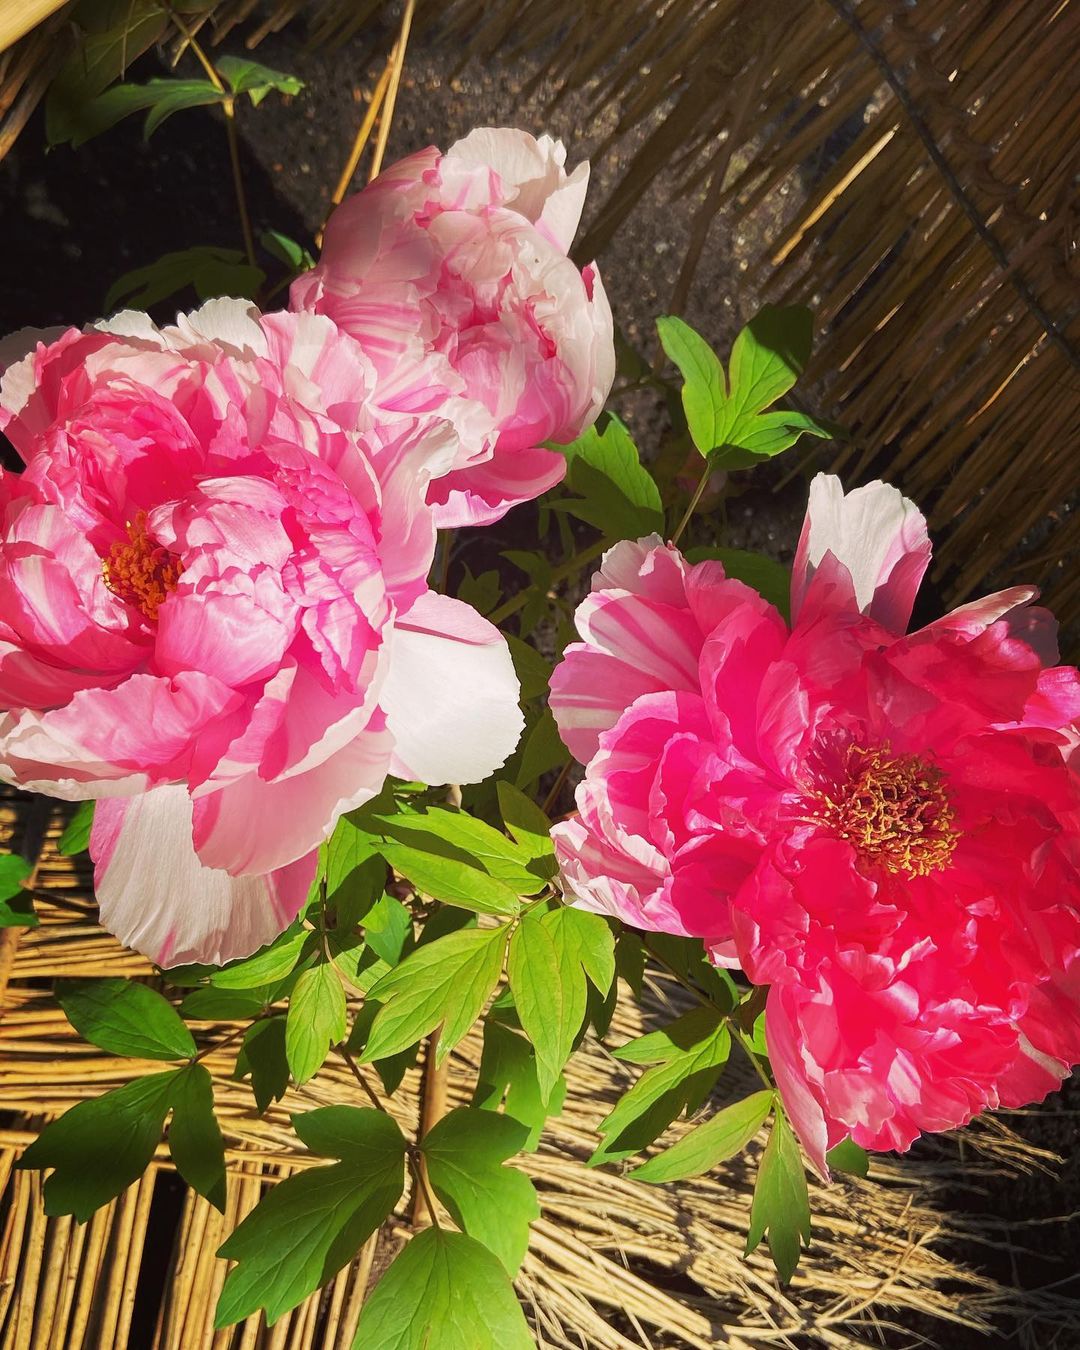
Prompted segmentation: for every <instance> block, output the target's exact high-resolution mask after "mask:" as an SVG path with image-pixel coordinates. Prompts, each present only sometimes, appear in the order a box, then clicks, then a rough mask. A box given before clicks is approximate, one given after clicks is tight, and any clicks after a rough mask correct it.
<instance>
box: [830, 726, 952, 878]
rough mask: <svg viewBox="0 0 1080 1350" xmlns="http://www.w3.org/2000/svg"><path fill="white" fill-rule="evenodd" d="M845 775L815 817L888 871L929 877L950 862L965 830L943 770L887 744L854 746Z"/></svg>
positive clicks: (910, 875)
mask: <svg viewBox="0 0 1080 1350" xmlns="http://www.w3.org/2000/svg"><path fill="white" fill-rule="evenodd" d="M844 770H845V773H844V774H843V775H842V776H841V781H840V782H839V783H838V784H837V785H836V786H835V787H831V788H828V789H822V790H820V791H818V792H817V793H816V794H815V796H814V798H813V802H814V805H813V818H814V819H815V820H816V821H818V822H820V823H821V824H822V825H824V826H826V827H827V828H828V829H830V830H832V831H833V832H834V833H835V834H837V835H838V836H839V837H840V838H841V839H845V840H847V842H848V843H849V844H851V846H852V848H854V849H855V851H856V852H857V853H858V854H859V856H860V857H861V858H862V859H863V860H864V861H865V862H868V863H870V864H872V865H875V866H878V867H884V868H885V870H886V871H888V872H897V873H902V874H903V875H905V876H908V877H925V876H928V875H929V874H930V873H931V872H936V871H938V870H940V869H941V868H943V867H946V866H947V865H948V862H949V859H950V858H951V857H952V852H953V849H954V848H955V847H956V841H957V840H958V839H959V838H960V831H959V830H955V829H953V820H954V818H955V815H956V813H955V812H954V810H953V808H952V805H951V804H950V802H949V796H948V793H947V792H946V790H945V778H944V775H943V774H942V772H941V770H940V769H938V768H936V767H935V766H934V765H932V764H928V763H927V762H926V761H925V760H922V759H920V758H919V757H918V756H917V755H893V754H892V753H891V752H890V747H889V746H888V745H884V746H882V747H881V748H880V749H877V750H867V749H864V748H863V747H862V746H860V745H849V746H848V748H847V751H846V753H845V756H844Z"/></svg>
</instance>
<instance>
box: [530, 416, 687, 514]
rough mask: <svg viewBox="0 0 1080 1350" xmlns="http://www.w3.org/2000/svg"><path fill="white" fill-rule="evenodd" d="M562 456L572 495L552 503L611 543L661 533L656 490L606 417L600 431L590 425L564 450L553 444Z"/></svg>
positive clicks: (623, 432)
mask: <svg viewBox="0 0 1080 1350" xmlns="http://www.w3.org/2000/svg"><path fill="white" fill-rule="evenodd" d="M551 448H552V449H553V450H558V451H560V452H561V453H562V454H564V455H565V456H566V464H567V467H566V486H567V487H568V488H569V489H570V490H571V491H572V492H574V493H577V494H578V495H577V496H576V497H575V498H573V499H572V500H570V501H566V502H562V501H556V502H552V503H551V505H552V507H553V508H556V509H561V510H566V511H569V512H570V513H571V514H572V515H575V516H577V517H578V519H579V520H584V521H587V522H588V523H589V524H590V525H594V526H595V527H596V528H597V529H598V530H600V531H602V532H603V533H604V534H605V535H607V536H608V537H610V538H612V539H636V538H638V537H639V536H640V535H643V534H650V533H651V532H652V531H654V530H662V529H663V528H664V511H663V505H662V503H661V500H660V489H659V488H658V487H657V486H656V483H655V482H654V481H653V477H652V475H651V474H650V473H649V471H648V469H646V467H645V466H644V464H642V462H641V456H640V454H639V453H638V448H637V446H636V445H635V444H634V442H633V439H632V438H631V436H630V433H629V431H628V430H627V429H626V427H625V425H624V424H623V423H622V422H621V421H620V420H619V419H618V418H617V417H614V416H611V415H608V417H607V420H606V422H605V425H604V428H603V430H602V431H601V430H598V429H597V428H596V427H595V426H592V427H590V428H589V429H588V431H586V432H585V434H584V435H582V436H579V437H578V439H577V440H576V441H572V442H571V443H570V444H569V445H554V446H552V447H551Z"/></svg>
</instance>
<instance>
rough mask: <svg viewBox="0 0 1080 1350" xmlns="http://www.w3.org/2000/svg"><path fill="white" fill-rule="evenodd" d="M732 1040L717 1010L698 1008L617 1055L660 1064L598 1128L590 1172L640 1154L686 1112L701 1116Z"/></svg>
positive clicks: (634, 1087)
mask: <svg viewBox="0 0 1080 1350" xmlns="http://www.w3.org/2000/svg"><path fill="white" fill-rule="evenodd" d="M730 1049H731V1038H730V1035H729V1033H728V1029H727V1026H726V1024H725V1022H724V1020H723V1017H722V1014H721V1013H720V1012H719V1010H718V1009H715V1008H708V1007H701V1008H694V1009H692V1010H691V1011H690V1012H688V1013H685V1014H684V1015H683V1016H682V1017H680V1018H678V1019H677V1020H676V1021H674V1022H672V1023H671V1025H670V1026H668V1027H665V1028H664V1029H663V1030H662V1031H654V1032H651V1033H650V1034H649V1035H647V1036H642V1037H640V1038H639V1039H638V1040H636V1041H631V1042H630V1044H629V1045H624V1046H623V1047H622V1048H621V1049H619V1050H617V1051H616V1052H615V1054H616V1057H617V1058H618V1059H623V1060H628V1061H629V1062H630V1063H632V1064H640V1063H648V1062H655V1061H658V1063H657V1064H656V1067H655V1068H652V1069H648V1070H647V1071H646V1072H645V1073H643V1074H642V1075H641V1077H640V1078H639V1079H638V1080H637V1082H636V1083H635V1084H634V1085H633V1087H631V1088H630V1090H629V1091H628V1092H627V1093H626V1095H625V1096H624V1097H622V1098H621V1100H620V1101H618V1102H617V1103H616V1104H615V1106H614V1108H613V1109H612V1110H611V1111H610V1112H609V1114H608V1115H607V1116H606V1117H605V1118H604V1120H602V1121H601V1122H600V1125H599V1126H598V1130H599V1133H600V1134H601V1135H602V1136H603V1143H602V1144H601V1145H600V1147H599V1148H598V1149H597V1150H596V1152H595V1153H594V1154H593V1156H592V1157H591V1158H590V1159H589V1165H590V1167H595V1166H596V1165H597V1164H598V1163H602V1162H612V1161H614V1160H616V1159H619V1158H627V1157H629V1156H630V1155H631V1154H632V1153H637V1152H638V1151H639V1150H640V1149H643V1148H644V1147H645V1146H646V1145H647V1144H651V1143H652V1141H653V1140H654V1139H656V1138H657V1137H658V1136H659V1135H660V1134H662V1133H663V1132H664V1130H666V1129H667V1127H668V1126H669V1125H670V1124H671V1122H672V1121H673V1120H674V1119H675V1118H676V1117H677V1116H679V1115H680V1114H682V1113H683V1112H685V1113H686V1114H687V1115H692V1114H693V1113H694V1112H695V1111H697V1110H699V1109H700V1108H701V1106H702V1105H703V1104H704V1103H705V1101H706V1100H707V1098H708V1096H709V1093H710V1092H711V1091H712V1089H713V1087H714V1085H715V1083H716V1080H717V1078H719V1076H720V1071H721V1069H722V1068H723V1066H724V1064H725V1063H726V1062H727V1057H728V1052H729V1051H730Z"/></svg>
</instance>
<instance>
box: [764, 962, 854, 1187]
mask: <svg viewBox="0 0 1080 1350" xmlns="http://www.w3.org/2000/svg"><path fill="white" fill-rule="evenodd" d="M793 998H794V994H793V992H792V991H789V990H787V989H784V988H781V987H778V986H774V987H773V988H772V989H770V990H769V997H768V1001H767V1002H766V1005H765V1044H766V1046H767V1047H768V1050H769V1064H770V1066H771V1068H772V1071H773V1077H774V1078H775V1079H776V1086H777V1088H778V1089H779V1090H780V1098H781V1100H782V1101H783V1103H784V1110H785V1112H786V1113H787V1117H788V1120H790V1121H791V1125H792V1128H793V1129H794V1131H795V1133H796V1134H797V1135H798V1137H799V1142H800V1143H801V1144H802V1146H803V1152H804V1153H805V1154H806V1156H807V1158H808V1159H809V1160H810V1164H811V1166H812V1167H813V1169H814V1171H815V1172H817V1174H818V1176H820V1177H821V1178H822V1180H824V1181H828V1180H829V1164H828V1163H827V1162H826V1161H825V1154H826V1153H827V1152H828V1150H829V1148H830V1147H831V1144H830V1139H829V1127H828V1123H827V1121H826V1119H825V1112H824V1111H823V1109H822V1106H821V1103H820V1102H819V1101H818V1099H817V1097H816V1096H815V1095H814V1093H813V1092H812V1091H811V1089H810V1085H809V1083H808V1081H807V1077H806V1066H805V1064H804V1063H803V1056H804V1053H805V1051H804V1050H803V1049H802V1048H801V1046H800V1040H801V1037H800V1035H799V1033H798V1032H797V1031H796V1029H795V1028H794V1027H793V1025H792V1022H791V1018H790V1015H789V1011H788V1008H787V1007H786V1006H785V1004H786V1002H787V1001H788V1000H790V999H793ZM833 1133H834V1134H836V1133H837V1130H836V1129H835V1128H834V1131H833ZM839 1133H840V1135H841V1137H842V1135H843V1131H842V1130H840V1131H839ZM831 1142H832V1143H833V1144H836V1143H839V1142H840V1139H839V1138H834V1139H833V1140H832V1141H831Z"/></svg>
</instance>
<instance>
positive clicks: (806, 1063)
mask: <svg viewBox="0 0 1080 1350" xmlns="http://www.w3.org/2000/svg"><path fill="white" fill-rule="evenodd" d="M929 558H930V546H929V542H928V540H927V535H926V526H925V522H924V521H923V519H922V517H921V516H920V515H919V513H918V511H917V510H916V509H915V507H914V506H913V505H912V504H911V503H910V502H908V501H906V500H905V499H904V498H903V497H901V496H900V494H899V493H898V492H897V491H896V490H895V489H894V488H890V487H887V486H885V485H884V484H881V483H874V484H871V485H870V486H869V487H865V488H861V489H859V490H858V491H856V492H852V493H850V494H848V495H847V496H844V495H843V493H842V491H841V489H840V485H839V483H838V481H837V480H836V479H835V478H830V477H825V476H820V477H818V478H817V479H815V481H814V484H813V486H812V488H811V492H810V504H809V509H808V512H807V517H806V524H805V525H804V528H803V534H802V539H801V541H800V544H799V550H798V554H797V556H796V560H795V566H794V576H793V580H792V612H793V625H792V627H791V629H790V630H789V628H788V626H787V624H785V622H784V620H783V619H782V618H781V616H780V615H779V614H778V613H777V611H776V610H775V609H774V608H773V607H772V606H771V605H769V604H766V603H765V601H764V600H762V599H761V597H760V596H759V595H758V594H757V593H756V592H755V591H753V590H751V589H749V588H748V587H747V586H745V585H743V584H742V583H740V582H738V581H735V580H731V579H728V578H726V577H725V575H724V572H723V569H722V568H721V566H720V565H719V564H718V563H715V562H705V563H700V564H698V565H697V566H690V565H689V564H688V563H687V562H686V561H685V559H684V558H683V557H682V555H681V554H680V553H679V552H678V551H677V550H675V549H674V548H671V547H667V546H665V545H664V544H663V543H661V541H660V540H659V539H657V538H653V539H646V540H642V541H640V542H638V543H629V542H628V543H621V544H617V545H616V546H615V547H614V548H613V549H612V550H611V551H610V552H609V553H608V554H607V555H606V557H605V558H604V562H603V565H602V568H601V570H600V572H599V574H598V575H597V577H596V578H595V579H594V583H593V591H592V594H591V595H590V596H589V597H588V598H587V599H586V600H585V601H584V602H583V603H582V605H581V607H580V609H579V610H578V616H577V624H578V630H579V632H580V633H581V636H582V638H583V639H584V642H583V643H581V644H577V645H574V646H571V647H570V648H568V650H567V653H566V657H565V660H564V661H563V662H562V664H561V665H560V666H559V667H558V668H557V669H556V671H555V675H554V678H553V680H552V693H551V706H552V708H553V710H554V713H555V717H556V719H557V721H558V723H559V727H560V730H561V732H562V735H563V739H564V740H565V741H566V744H567V745H568V746H569V747H570V749H571V750H572V751H573V753H574V755H575V756H576V757H577V758H578V759H579V760H581V761H582V762H583V763H586V764H587V766H588V768H587V771H586V776H585V780H584V782H583V783H582V784H581V786H580V788H579V789H578V798H577V803H578V809H579V814H578V816H576V817H575V818H572V819H570V820H568V821H566V822H564V823H562V824H560V825H558V826H556V828H555V830H554V839H555V844H556V848H557V851H558V855H559V860H560V863H561V865H562V875H563V878H564V882H565V886H566V889H567V891H568V892H569V893H570V894H571V895H572V896H573V897H574V898H575V901H574V902H575V903H577V904H579V905H581V906H583V907H584V908H587V909H592V910H596V911H599V912H601V913H607V914H613V915H616V916H618V917H619V918H621V919H623V920H625V921H626V922H627V923H629V924H632V925H634V926H636V927H638V928H644V929H654V930H659V931H662V932H669V933H681V934H690V935H693V936H697V937H701V938H704V940H705V942H706V944H707V945H708V947H709V949H710V951H711V953H712V955H713V957H714V959H715V960H716V961H717V962H719V963H721V964H729V965H734V964H738V965H740V966H741V967H742V968H743V970H745V972H746V974H747V975H748V976H749V978H750V979H751V980H753V981H754V982H755V983H758V984H768V985H770V986H771V988H770V990H769V995H768V1001H767V1008H766V1034H767V1040H768V1046H769V1054H770V1058H771V1061H772V1065H773V1069H774V1072H775V1074H776V1078H777V1082H778V1084H779V1086H780V1089H781V1091H782V1093H783V1096H784V1099H785V1102H786V1104H787V1107H788V1110H789V1113H790V1115H791V1117H792V1120H793V1122H794V1124H795V1126H796V1128H797V1130H798V1132H799V1134H800V1136H801V1138H802V1141H803V1144H804V1145H805V1147H806V1150H807V1153H808V1155H809V1156H810V1158H811V1159H812V1160H813V1162H814V1163H815V1165H816V1166H817V1167H818V1168H819V1169H821V1170H822V1171H824V1169H825V1152H826V1149H827V1148H829V1147H831V1146H832V1145H834V1144H836V1143H837V1142H838V1141H839V1140H841V1139H842V1138H844V1137H845V1136H847V1135H848V1134H850V1135H851V1136H852V1137H853V1138H854V1139H855V1141H856V1142H857V1143H859V1144H861V1145H863V1146H864V1147H867V1148H871V1149H891V1148H897V1149H906V1148H907V1147H908V1146H909V1145H910V1144H911V1142H912V1141H913V1140H914V1139H915V1138H916V1136H917V1135H918V1134H919V1133H920V1132H922V1131H929V1130H944V1129H948V1128H951V1127H952V1126H956V1125H960V1124H962V1123H964V1122H966V1121H967V1120H969V1119H970V1118H971V1117H972V1116H973V1115H975V1114H976V1113H977V1112H979V1111H981V1110H983V1109H984V1108H987V1107H995V1106H998V1105H1005V1106H1017V1105H1020V1104H1022V1103H1025V1102H1029V1101H1033V1100H1036V1099H1039V1098H1041V1097H1043V1096H1045V1095H1046V1093H1047V1092H1049V1091H1051V1090H1052V1089H1053V1088H1054V1087H1055V1086H1056V1085H1057V1083H1058V1082H1059V1081H1060V1079H1061V1078H1062V1077H1063V1076H1064V1075H1065V1073H1066V1072H1067V1071H1068V1068H1069V1066H1070V1065H1072V1064H1075V1063H1076V1062H1078V1061H1080V960H1078V954H1080V873H1078V866H1080V779H1078V777H1077V775H1076V773H1075V770H1074V769H1073V768H1070V767H1069V766H1068V764H1067V762H1066V760H1067V756H1068V755H1069V753H1070V752H1071V751H1072V749H1073V747H1074V746H1075V744H1076V740H1077V737H1076V733H1075V727H1074V724H1075V722H1076V719H1077V718H1078V716H1080V677H1078V675H1077V672H1076V671H1075V670H1073V669H1070V668H1065V667H1059V666H1054V665H1053V664H1052V663H1053V662H1054V661H1055V660H1056V659H1057V655H1056V649H1055V645H1054V624H1053V620H1052V618H1051V616H1050V615H1049V614H1048V613H1046V612H1045V611H1043V610H1039V609H1032V608H1029V607H1028V604H1029V601H1030V600H1031V599H1032V598H1033V596H1034V594H1035V592H1034V591H1033V590H1031V589H1030V588H1026V587H1017V588H1015V589H1013V590H1010V591H1004V592H1002V593H1000V594H998V595H993V596H989V597H987V598H986V599H985V600H980V601H978V602H976V603H974V604H970V605H965V606H963V607H962V608H960V609H957V610H954V611H953V612H952V613H951V614H949V615H947V616H946V617H945V618H943V619H941V620H939V621H938V622H936V623H932V624H930V625H929V626H928V627H926V628H923V629H921V630H920V631H918V632H915V633H912V634H910V635H907V636H905V634H904V630H905V628H906V626H907V623H908V620H909V618H910V615H911V609H912V605H913V602H914V598H915V593H916V590H917V589H918V586H919V583H920V581H921V579H922V575H923V573H924V571H925V570H926V567H927V565H928V562H929Z"/></svg>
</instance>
